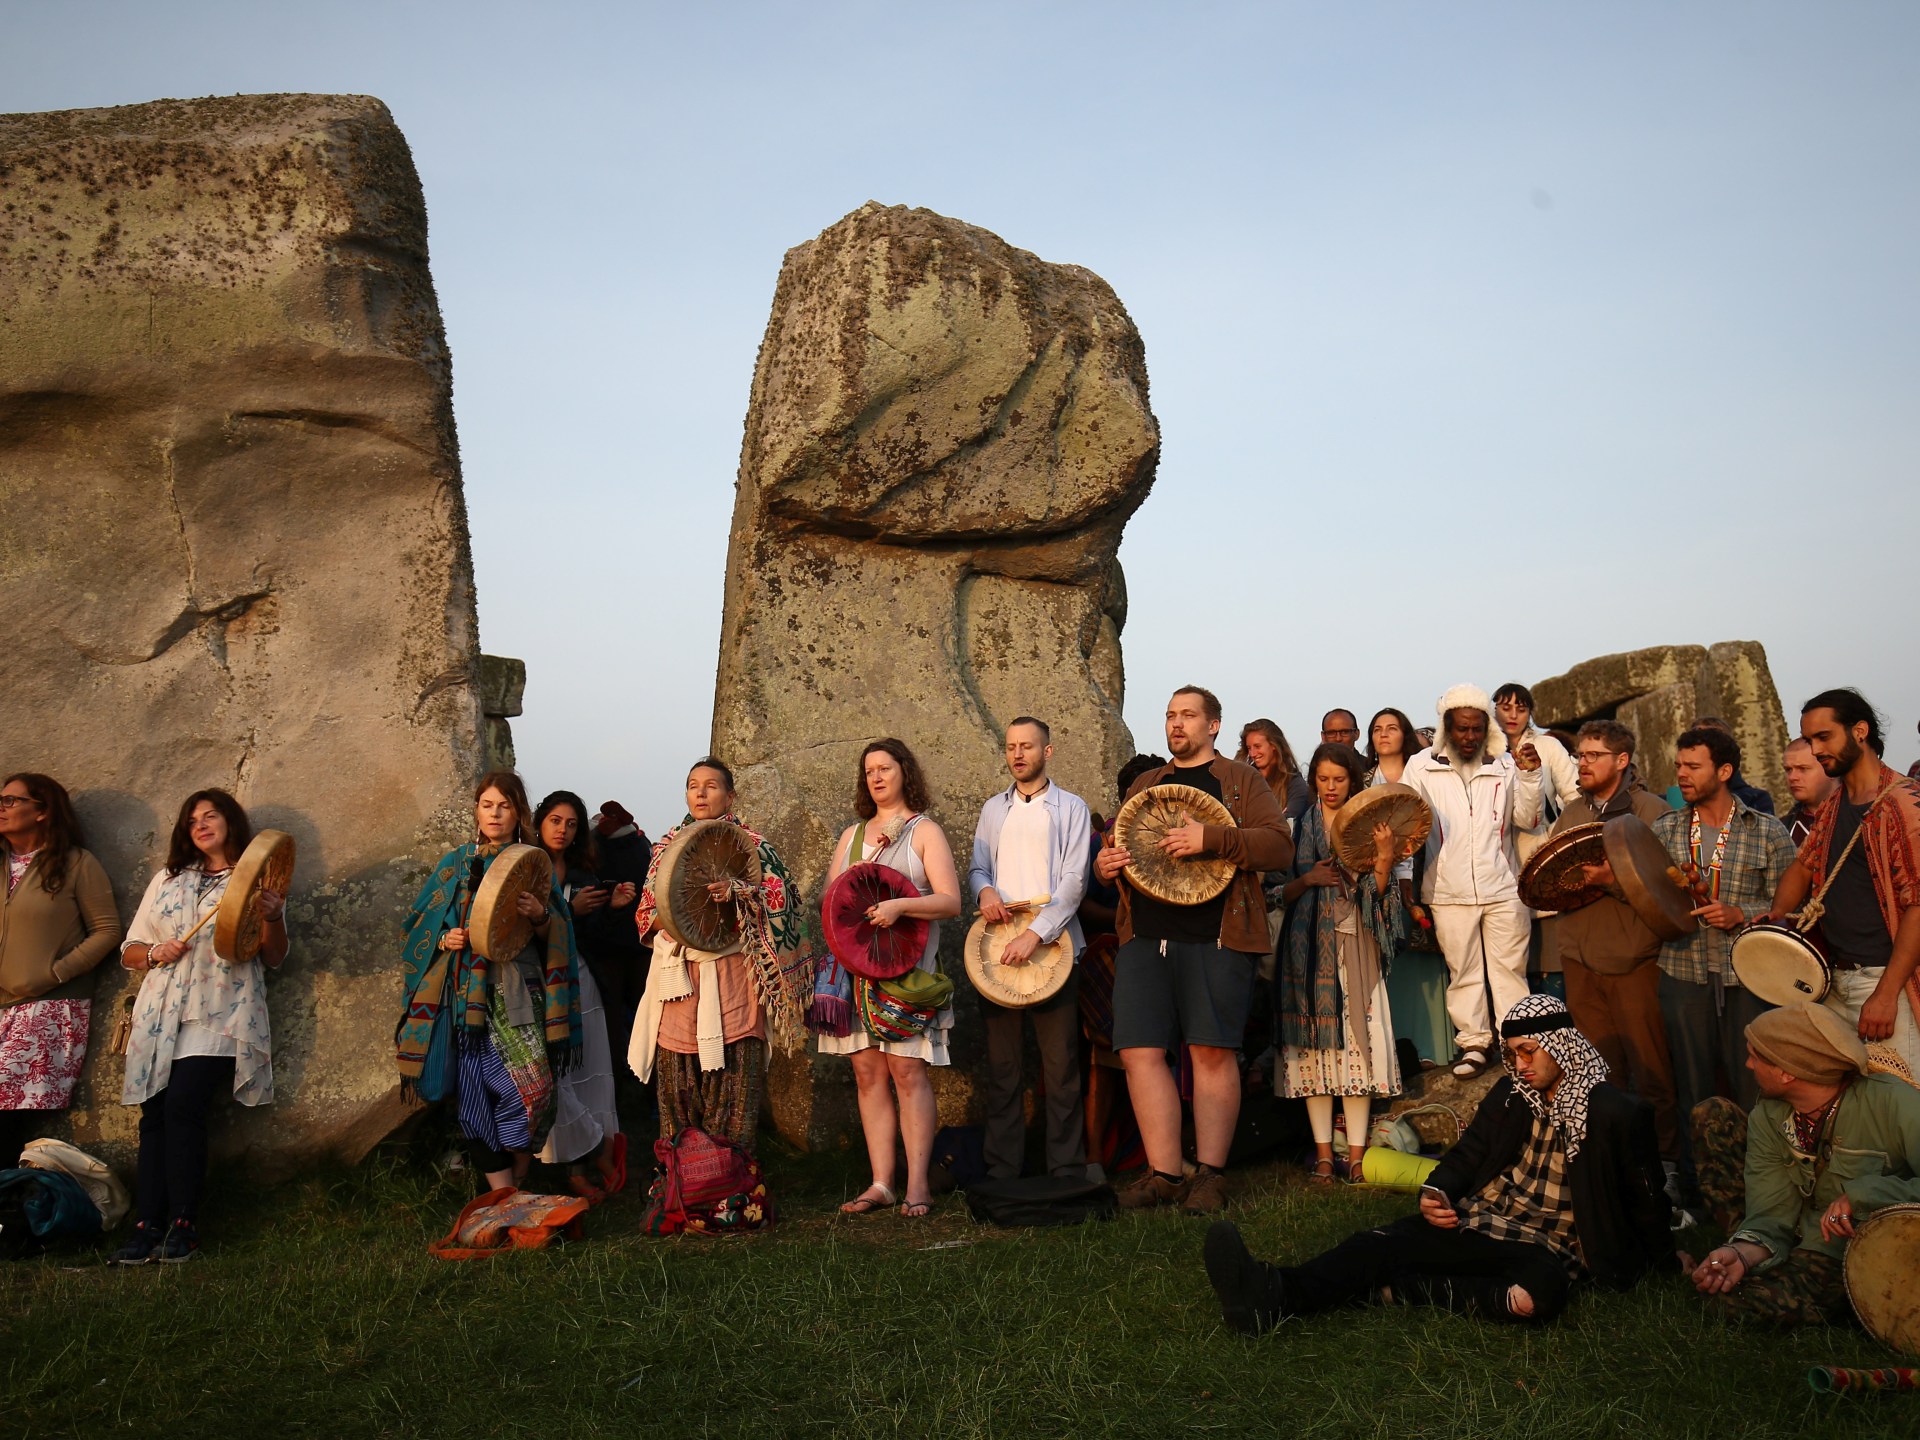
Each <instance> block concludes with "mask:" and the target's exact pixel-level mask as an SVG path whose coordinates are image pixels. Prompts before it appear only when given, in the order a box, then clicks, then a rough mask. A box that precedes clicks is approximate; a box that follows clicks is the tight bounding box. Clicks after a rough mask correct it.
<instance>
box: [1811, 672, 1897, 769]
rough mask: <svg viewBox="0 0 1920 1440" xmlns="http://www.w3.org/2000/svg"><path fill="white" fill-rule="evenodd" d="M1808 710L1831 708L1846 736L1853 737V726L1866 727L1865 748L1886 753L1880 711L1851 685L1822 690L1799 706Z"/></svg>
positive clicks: (1882, 753)
mask: <svg viewBox="0 0 1920 1440" xmlns="http://www.w3.org/2000/svg"><path fill="white" fill-rule="evenodd" d="M1809 710H1831V711H1832V712H1833V718H1834V719H1836V720H1838V721H1839V722H1840V728H1841V729H1842V730H1844V731H1846V732H1847V738H1848V739H1849V740H1851V739H1852V738H1853V727H1854V726H1856V725H1865V726H1866V727H1867V749H1869V750H1871V751H1873V753H1874V754H1876V755H1885V754H1886V753H1887V737H1886V736H1884V735H1882V734H1881V733H1880V712H1879V711H1877V710H1875V709H1874V708H1873V706H1871V705H1869V704H1868V703H1867V697H1866V696H1864V695H1862V694H1861V693H1860V692H1859V691H1858V690H1855V689H1853V688H1852V687H1851V686H1846V687H1843V688H1841V689H1839V690H1822V691H1821V692H1820V693H1819V694H1818V695H1816V696H1814V697H1813V698H1812V699H1811V700H1809V701H1807V703H1806V704H1804V705H1802V706H1801V707H1800V713H1801V714H1802V715H1805V714H1806V713H1807V712H1808V711H1809Z"/></svg>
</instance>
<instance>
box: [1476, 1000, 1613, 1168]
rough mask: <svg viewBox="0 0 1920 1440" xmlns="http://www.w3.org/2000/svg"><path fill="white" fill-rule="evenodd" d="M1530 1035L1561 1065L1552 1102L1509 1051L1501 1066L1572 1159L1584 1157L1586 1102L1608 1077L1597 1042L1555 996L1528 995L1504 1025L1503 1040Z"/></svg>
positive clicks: (1538, 1117) (1605, 1064) (1508, 1012)
mask: <svg viewBox="0 0 1920 1440" xmlns="http://www.w3.org/2000/svg"><path fill="white" fill-rule="evenodd" d="M1521 1035H1525V1036H1530V1037H1531V1038H1533V1039H1535V1040H1538V1041H1539V1042H1540V1048H1541V1049H1543V1050H1545V1051H1546V1052H1547V1053H1548V1054H1549V1055H1551V1056H1553V1058H1554V1059H1555V1060H1556V1061H1557V1062H1558V1063H1559V1065H1560V1083H1559V1084H1558V1085H1556V1086H1554V1088H1553V1095H1552V1097H1551V1098H1549V1097H1548V1096H1545V1095H1542V1094H1541V1093H1540V1092H1539V1091H1538V1090H1536V1089H1534V1088H1533V1087H1532V1086H1531V1085H1528V1084H1527V1083H1525V1082H1524V1081H1523V1080H1521V1078H1520V1077H1519V1076H1518V1075H1516V1074H1515V1073H1514V1069H1513V1066H1512V1065H1511V1064H1508V1063H1507V1060H1506V1053H1505V1051H1504V1049H1503V1050H1502V1052H1501V1060H1500V1063H1501V1064H1503V1065H1506V1069H1507V1074H1508V1076H1509V1077H1511V1078H1512V1080H1513V1092H1514V1094H1516V1095H1518V1096H1519V1097H1520V1098H1521V1099H1522V1100H1524V1101H1526V1102H1527V1104H1528V1105H1529V1106H1531V1107H1532V1109H1533V1113H1534V1117H1535V1118H1536V1119H1538V1120H1544V1121H1545V1122H1546V1123H1547V1124H1549V1125H1551V1126H1553V1127H1554V1129H1555V1130H1557V1131H1558V1132H1559V1133H1560V1135H1561V1137H1562V1139H1563V1140H1564V1142H1565V1144H1566V1147H1567V1159H1569V1160H1571V1159H1573V1157H1574V1156H1576V1155H1578V1154H1579V1153H1580V1147H1581V1146H1582V1145H1583V1144H1585V1143H1586V1139H1587V1100H1588V1098H1589V1097H1590V1096H1592V1094H1593V1087H1594V1086H1596V1085H1598V1084H1599V1083H1600V1082H1601V1081H1602V1080H1604V1079H1606V1078H1607V1062H1606V1061H1605V1060H1602V1059H1601V1058H1600V1052H1599V1051H1598V1050H1596V1049H1594V1048H1593V1042H1592V1041H1591V1040H1589V1039H1587V1037H1586V1036H1584V1035H1582V1034H1581V1033H1580V1032H1579V1031H1578V1030H1576V1029H1574V1028H1573V1016H1571V1015H1569V1014H1568V1013H1567V1007H1566V1006H1565V1005H1563V1004H1562V1003H1561V1002H1560V1001H1558V1000H1556V999H1555V998H1554V997H1553V996H1551V995H1525V996H1522V997H1521V998H1520V999H1519V1001H1517V1002H1516V1003H1515V1005H1514V1007H1513V1008H1512V1009H1511V1010H1509V1011H1507V1013H1506V1016H1505V1018H1504V1019H1502V1020H1501V1022H1500V1038H1501V1039H1502V1040H1509V1039H1512V1038H1514V1037H1516V1036H1521Z"/></svg>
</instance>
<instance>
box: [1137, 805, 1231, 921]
mask: <svg viewBox="0 0 1920 1440" xmlns="http://www.w3.org/2000/svg"><path fill="white" fill-rule="evenodd" d="M1190 820H1197V821H1199V822H1200V823H1201V824H1202V825H1231V824H1233V812H1232V811H1230V810H1228V809H1227V807H1226V806H1225V805H1223V804H1222V803H1221V802H1220V801H1218V800H1216V799H1214V798H1213V796H1211V795H1209V794H1208V793H1207V792H1206V791H1204V790H1198V789H1195V788H1194V787H1193V786H1191V785H1149V786H1148V787H1147V788H1146V789H1144V790H1142V791H1141V792H1140V793H1139V794H1137V795H1135V796H1133V797H1132V798H1131V799H1129V800H1128V801H1127V802H1126V804H1124V805H1122V806H1121V807H1120V813H1119V814H1118V815H1116V816H1115V817H1114V820H1113V844H1114V848H1115V849H1117V850H1125V851H1127V852H1129V853H1130V854H1131V855H1132V856H1133V863H1132V864H1130V865H1128V866H1127V868H1126V870H1125V871H1123V872H1122V873H1123V874H1125V875H1126V877H1127V881H1128V883H1129V884H1131V885H1132V886H1133V888H1134V889H1136V890H1138V891H1140V892H1141V893H1142V894H1145V895H1151V896H1152V897H1153V898H1154V899H1155V900H1158V901H1160V902H1161V903H1162V904H1163V905H1204V904H1206V903H1207V901H1209V900H1211V899H1213V898H1214V896H1216V895H1218V894H1220V893H1221V892H1222V891H1223V890H1225V889H1226V888H1227V886H1229V885H1231V884H1232V883H1233V872H1234V870H1235V869H1236V868H1238V867H1236V866H1235V865H1234V863H1233V862H1232V861H1231V860H1223V859H1221V858H1220V857H1219V856H1217V855H1188V856H1185V857H1180V858H1176V857H1175V856H1172V855H1169V854H1167V853H1166V852H1165V851H1164V850H1161V849H1158V848H1157V847H1158V845H1159V843H1160V840H1161V838H1162V837H1163V836H1165V835H1166V833H1167V831H1169V830H1172V829H1174V828H1175V827H1176V826H1180V825H1185V824H1186V823H1187V822H1188V821H1190Z"/></svg>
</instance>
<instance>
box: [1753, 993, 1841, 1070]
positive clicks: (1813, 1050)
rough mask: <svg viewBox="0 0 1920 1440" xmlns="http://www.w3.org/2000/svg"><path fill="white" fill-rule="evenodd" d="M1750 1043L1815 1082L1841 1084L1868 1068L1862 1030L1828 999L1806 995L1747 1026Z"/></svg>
mask: <svg viewBox="0 0 1920 1440" xmlns="http://www.w3.org/2000/svg"><path fill="white" fill-rule="evenodd" d="M1747 1044H1749V1045H1751V1046H1752V1047H1753V1053H1754V1054H1756V1055H1758V1056H1759V1057H1760V1058H1761V1059H1762V1060H1764V1061H1766V1062H1767V1063H1768V1064H1769V1065H1777V1066H1779V1067H1780V1069H1782V1070H1784V1071H1786V1072H1787V1073H1788V1074H1789V1075H1791V1076H1793V1078H1794V1079H1796V1080H1805V1081H1807V1082H1808V1083H1809V1084H1813V1085H1837V1084H1839V1083H1840V1082H1841V1081H1842V1080H1845V1079H1847V1078H1848V1077H1850V1076H1852V1075H1856V1074H1863V1073H1865V1071H1866V1068H1867V1047H1866V1046H1865V1045H1864V1044H1862V1043H1861V1040H1860V1035H1859V1032H1857V1031H1856V1030H1855V1029H1854V1027H1853V1026H1851V1025H1849V1024H1848V1023H1847V1022H1846V1021H1845V1020H1844V1019H1842V1018H1841V1017H1840V1016H1839V1015H1837V1014H1835V1013H1834V1012H1833V1011H1831V1010H1829V1009H1828V1008H1827V1007H1826V1006H1824V1005H1815V1004H1814V1003H1813V1002H1811V1001H1808V1000H1802V1001H1800V1002H1798V1003H1797V1004H1793V1005H1782V1006H1780V1008H1779V1009H1777V1010H1769V1011H1767V1012H1766V1013H1765V1014H1764V1015H1761V1016H1760V1017H1759V1018H1758V1019H1756V1020H1755V1021H1754V1022H1753V1023H1752V1024H1751V1025H1749V1026H1747Z"/></svg>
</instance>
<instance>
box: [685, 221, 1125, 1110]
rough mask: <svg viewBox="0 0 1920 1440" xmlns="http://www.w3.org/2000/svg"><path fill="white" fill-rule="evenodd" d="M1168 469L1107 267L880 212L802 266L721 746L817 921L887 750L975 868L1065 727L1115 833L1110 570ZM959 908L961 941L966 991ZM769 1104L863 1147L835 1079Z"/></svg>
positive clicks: (824, 1077) (738, 499) (784, 340)
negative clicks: (983, 822)
mask: <svg viewBox="0 0 1920 1440" xmlns="http://www.w3.org/2000/svg"><path fill="white" fill-rule="evenodd" d="M1158 457H1159V430H1158V426H1157V424H1156V422H1155V420H1154V417H1153V412H1152V411H1151V409H1149V407H1148V403H1147V371H1146V357H1145V351H1144V348H1143V346H1142V344H1141V341H1140V335H1139V332H1138V331H1137V330H1135V328H1134V326H1133V322H1132V320H1131V319H1130V318H1129V317H1128V315H1127V312H1126V310H1125V308H1124V307H1123V306H1122V305H1121V303H1120V301H1119V299H1118V297H1117V296H1115V294H1114V292H1113V290H1112V289H1111V288H1110V287H1109V286H1108V285H1107V284H1106V283H1105V282H1104V281H1102V280H1101V279H1100V278H1099V277H1098V276H1097V275H1094V274H1093V273H1092V272H1090V271H1088V270H1085V269H1082V268H1080V267H1078V266H1074V265H1059V264H1049V263H1047V262H1045V261H1042V260H1040V259H1038V258H1037V257H1035V256H1033V255H1030V254H1028V253H1027V252H1026V251H1023V250H1017V249H1015V248H1014V247H1012V246H1011V245H1008V244H1007V243H1006V242H1005V241H1004V240H1002V239H1000V238H999V237H998V236H996V235H992V234H989V233H988V232H987V231H985V230H982V229H979V228H978V227H976V226H972V225H967V224H964V223H962V222H961V221H958V220H952V219H949V218H947V217H945V216H941V215H936V214H934V213H932V212H931V211H927V210H917V209H907V208H904V207H899V206H891V207H889V206H881V205H878V204H871V203H870V204H867V205H865V206H862V207H861V208H860V209H859V210H856V211H854V212H853V213H852V214H850V215H848V216H846V217H845V218H844V219H842V220H841V221H840V222H839V223H838V224H836V225H834V226H832V227H831V228H830V229H828V230H826V231H824V232H823V233H822V234H821V235H819V236H818V237H817V238H815V239H813V240H811V241H808V242H807V243H806V244H804V245H800V246H798V247H796V248H795V249H793V250H791V251H789V252H788V253H787V256H786V261H785V264H784V265H783V266H782V268H781V272H780V278H779V283H778V285H777V287H776V289H775V292H774V299H773V312H772V316H771V318H770V319H769V320H768V323H767V331H766V336H765V339H764V340H763V341H762V342H761V347H760V355H759V361H758V363H757V365H756V367H755V370H754V378H753V391H752V396H751V400H750V402H749V407H748V412H747V423H746V437H745V442H744V444H743V446H742V450H741V459H740V477H739V484H738V488H737V491H736V495H735V500H734V514H733V527H732V533H731V536H730V541H729V546H728V554H727V584H726V605H725V614H724V620H723V625H722V631H721V643H720V662H719V675H718V681H717V685H716V688H715V695H714V720H713V744H714V749H715V751H716V753H718V754H720V755H721V756H723V757H725V758H726V759H727V760H728V761H729V762H730V763H731V764H733V765H734V767H735V768H736V771H737V773H738V775H739V779H740V788H741V801H742V809H743V811H744V812H745V813H744V818H746V819H747V820H748V821H749V823H752V824H755V825H756V826H760V827H763V828H764V829H765V830H766V831H767V833H768V834H769V835H770V837H771V838H773V840H774V841H775V843H776V844H777V845H779V846H780V847H781V848H782V850H783V853H784V854H785V855H786V856H787V858H788V860H789V862H790V864H791V865H792V867H793V869H794V872H795V876H796V878H797V880H798V881H799V883H800V884H801V885H802V886H803V887H804V889H805V893H806V895H807V897H808V903H809V904H810V905H817V904H818V900H819V895H820V890H821V883H822V880H823V878H824V876H825V874H826V870H827V866H828V863H829V860H830V858H831V857H830V851H831V848H832V844H833V841H834V840H835V839H836V837H837V836H838V835H839V832H840V830H841V828H842V827H843V826H845V825H846V824H847V823H849V822H850V821H851V820H852V818H853V814H852V808H851V807H852V802H853V795H854V784H855V779H856V766H857V761H858V757H859V754H860V751H861V749H862V747H863V746H864V745H865V744H866V743H867V742H868V741H869V740H872V739H876V738H879V737H881V736H887V735H893V736H898V737H899V738H900V739H902V740H905V741H906V742H907V743H908V745H910V746H911V747H912V748H913V750H914V752H915V753H916V755H918V756H919V758H920V760H921V762H922V763H923V765H924V766H925V767H926V770H927V775H928V779H929V781H930V783H931V786H932V789H933V792H934V808H933V812H932V813H933V815H934V817H935V818H936V819H937V820H938V821H939V822H940V824H941V825H942V827H943V828H944V829H945V831H946V834H947V837H948V839H949V841H950V842H951V843H952V845H953V847H954V850H955V853H956V857H957V859H958V862H959V865H960V868H961V871H962V874H963V876H964V872H965V869H966V864H967V855H968V851H969V849H970V846H971V841H972V835H973V825H974V821H975V818H976V816H977V814H978V810H979V806H980V803H981V801H982V800H984V799H985V798H986V797H987V796H988V795H990V794H992V793H993V792H994V791H996V790H998V789H1000V788H1002V787H1004V786H1005V785H1006V784H1007V783H1008V782H1007V779H1006V774H1005V770H1004V767H1003V765H1002V741H1001V735H1002V731H1003V728H1004V726H1005V724H1006V722H1007V721H1009V720H1011V719H1013V718H1014V717H1015V716H1017V715H1021V714H1032V715H1036V716H1038V717H1040V718H1041V719H1044V720H1046V721H1047V722H1048V723H1049V724H1050V725H1051V726H1052V727H1053V739H1054V746H1055V755H1054V762H1053V773H1054V774H1055V776H1056V777H1057V779H1058V780H1059V782H1060V783H1061V784H1063V785H1065V786H1066V787H1067V788H1068V789H1070V790H1073V791H1075V792H1077V793H1079V794H1080V795H1082V796H1084V797H1085V798H1086V800H1087V801H1088V803H1089V804H1090V805H1092V806H1093V807H1094V808H1095V809H1096V810H1104V811H1106V812H1107V813H1111V810H1112V806H1113V803H1114V795H1113V789H1114V780H1115V775H1116V772H1117V770H1118V768H1119V766H1120V765H1121V764H1122V763H1123V762H1124V761H1125V760H1126V758H1127V757H1128V756H1129V755H1130V754H1131V753H1132V748H1133V742H1132V737H1131V736H1130V735H1129V733H1128V731H1127V727H1126V724H1125V722H1124V721H1123V720H1122V719H1121V713H1120V711H1121V691H1122V684H1123V679H1124V676H1123V670H1122V665H1121V658H1120V628H1121V626H1122V624H1123V623H1124V621H1125V617H1126V597H1125V589H1124V586H1123V583H1122V580H1121V576H1120V571H1119V567H1118V564H1117V562H1116V560H1115V552H1116V550H1117V549H1118V546H1119V543H1120V533H1121V528H1122V526H1123V525H1124V524H1125V523H1126V520H1127V517H1128V516H1129V515H1131V514H1132V513H1133V511H1134V510H1135V509H1136V508H1137V507H1138V506H1139V504H1140V502H1141V501H1142V500H1143V499H1144V498H1145V497H1146V493H1147V491H1148V489H1149V488H1150V487H1151V486H1152V484H1153V476H1154V469H1155V465H1156V463H1157V460H1158ZM692 758H693V757H691V756H689V757H688V759H689V760H691V759H692ZM968 910H969V913H968V914H967V915H966V916H963V918H962V919H961V920H960V921H958V922H951V923H950V924H949V925H948V927H947V932H948V933H947V939H946V944H947V947H948V959H947V965H946V968H947V972H948V973H949V974H950V975H954V976H956V979H957V983H958V984H959V985H960V986H961V987H962V990H963V992H964V989H965V983H966V982H965V976H964V970H963V967H962V966H961V965H960V963H959V960H958V942H959V940H960V938H961V936H962V935H963V934H964V930H965V927H966V925H967V923H969V921H970V920H971V918H972V917H971V906H970V905H969V907H968ZM976 1031H977V1027H976V1026H972V1025H967V1026H962V1027H960V1028H959V1029H957V1030H956V1035H955V1043H956V1046H958V1047H961V1054H960V1055H959V1056H957V1057H956V1063H955V1065H954V1066H953V1067H952V1071H951V1072H950V1073H948V1074H945V1075H942V1076H941V1077H940V1085H941V1092H940V1093H941V1107H942V1114H943V1117H946V1118H957V1117H958V1116H959V1115H960V1114H962V1113H964V1111H965V1109H966V1107H967V1104H968V1096H969V1093H970V1085H969V1082H968V1065H967V1064H966V1057H967V1056H968V1055H970V1054H971V1053H972V1052H971V1051H969V1050H967V1049H965V1048H964V1047H965V1046H966V1045H968V1044H977V1034H975V1032H976ZM771 1091H772V1099H771V1104H772V1112H773V1116H774V1120H775V1123H776V1124H777V1125H778V1126H779V1128H780V1129H781V1130H782V1132H783V1133H785V1134H786V1135H787V1136H788V1137H789V1138H791V1139H793V1140H795V1141H796V1142H798V1143H803V1144H818V1143H822V1142H825V1141H831V1140H837V1139H844V1137H845V1136H846V1135H847V1134H849V1133H857V1127H858V1120H857V1117H856V1115H855V1113H854V1110H853V1103H852V1087H851V1078H850V1075H849V1074H848V1067H847V1065H846V1063H845V1062H844V1061H837V1060H836V1061H831V1062H820V1063H818V1064H817V1065H816V1066H813V1067H809V1065H808V1064H807V1063H806V1062H805V1061H800V1062H794V1061H790V1060H789V1061H783V1062H777V1063H776V1067H775V1072H774V1076H773V1084H772V1086H771Z"/></svg>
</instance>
